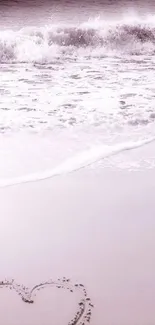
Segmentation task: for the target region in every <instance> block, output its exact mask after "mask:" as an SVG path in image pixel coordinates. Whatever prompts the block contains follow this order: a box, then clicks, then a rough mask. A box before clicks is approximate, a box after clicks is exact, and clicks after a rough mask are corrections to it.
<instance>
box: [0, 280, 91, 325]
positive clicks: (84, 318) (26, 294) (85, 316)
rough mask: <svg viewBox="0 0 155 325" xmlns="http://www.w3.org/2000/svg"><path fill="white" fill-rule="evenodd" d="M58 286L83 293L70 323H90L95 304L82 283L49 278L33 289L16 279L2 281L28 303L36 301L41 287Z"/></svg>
mask: <svg viewBox="0 0 155 325" xmlns="http://www.w3.org/2000/svg"><path fill="white" fill-rule="evenodd" d="M48 286H50V287H56V288H58V289H61V288H62V289H66V290H69V291H70V292H74V291H75V290H76V291H79V290H80V292H81V293H82V299H81V300H80V301H79V303H78V310H77V312H76V314H75V316H74V318H73V319H72V320H71V321H69V323H68V325H85V324H86V323H87V324H88V323H90V321H91V316H92V308H93V307H94V305H93V304H92V303H91V299H90V298H89V297H88V296H87V291H86V288H85V286H84V285H83V284H81V283H76V284H73V283H72V282H71V280H70V279H67V278H65V277H63V278H62V279H60V278H59V279H57V280H56V281H55V280H52V279H50V280H48V281H44V282H41V283H39V284H37V285H35V286H34V287H33V288H32V289H29V288H27V287H25V286H24V285H21V284H18V283H16V282H15V280H14V279H12V280H4V281H0V288H5V287H9V288H10V289H12V290H14V291H15V292H16V293H17V294H18V295H20V297H21V299H22V300H23V302H25V303H28V304H33V303H35V299H34V294H35V293H36V292H37V291H38V290H40V289H41V288H46V287H48Z"/></svg>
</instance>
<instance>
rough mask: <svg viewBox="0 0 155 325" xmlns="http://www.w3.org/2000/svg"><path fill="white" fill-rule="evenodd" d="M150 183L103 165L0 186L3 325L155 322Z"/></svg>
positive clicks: (145, 175) (145, 176)
mask: <svg viewBox="0 0 155 325" xmlns="http://www.w3.org/2000/svg"><path fill="white" fill-rule="evenodd" d="M154 179H155V171H154V170H150V171H149V170H146V171H145V172H129V171H121V172H120V171H118V170H117V171H111V170H110V169H108V168H107V169H104V170H103V169H102V168H100V170H98V171H95V170H89V169H88V170H81V171H79V172H76V173H73V174H70V175H68V176H65V177H59V178H55V179H51V180H46V181H41V182H38V183H32V184H25V185H19V186H14V187H10V188H5V189H0V206H1V228H0V262H1V268H0V301H1V304H0V314H1V322H2V323H3V325H15V324H16V325H18V324H20V325H42V324H43V323H44V325H46V324H47V325H49V324H57V325H61V324H62V325H64V324H69V322H70V324H71V320H73V321H74V323H73V324H87V323H90V324H94V325H104V324H105V325H107V324H108V325H148V324H149V325H154V324H155V315H154V301H155V281H154V274H155V250H154V247H155V239H154V233H155V218H154V216H155V204H154V193H155V182H154ZM63 277H66V279H69V280H70V281H71V284H72V286H73V289H74V290H72V289H71V288H69V289H67V288H66V286H67V284H68V283H65V284H64V283H63ZM12 278H13V279H14V282H12ZM5 279H6V280H5ZM58 279H60V280H58ZM7 280H8V281H9V285H8V288H6V282H4V281H7ZM2 281H3V282H2ZM49 281H53V283H54V285H53V286H51V283H49ZM57 281H60V283H59V282H57ZM46 282H48V284H47V285H41V284H43V283H44V284H45V283H46ZM13 283H16V284H17V285H19V288H20V289H21V291H20V290H19V289H18V290H15V288H16V289H17V286H15V288H14V287H13ZM76 284H82V285H84V287H83V288H85V290H86V294H87V296H85V292H82V294H81V293H79V290H78V288H77V287H76ZM36 285H41V287H40V289H41V290H40V291H38V290H37V291H36V292H35V293H36V296H34V297H32V296H31V294H30V293H31V290H32V289H33V288H34V287H35V286H36ZM23 286H24V287H25V288H24V289H23ZM57 286H60V287H61V288H57ZM63 286H64V287H63ZM26 288H27V289H26ZM22 290H23V291H22ZM25 290H27V291H25ZM72 291H73V292H72ZM19 293H20V296H19ZM23 297H24V299H26V300H29V301H25V302H24V301H23V300H24V299H23ZM87 297H88V298H90V299H91V304H92V305H94V308H93V306H89V307H88V308H87V313H89V312H90V313H91V315H88V316H91V318H90V319H86V318H85V319H82V318H79V319H78V320H77V321H76V320H75V319H74V317H75V315H76V314H77V313H78V312H79V311H80V309H78V308H80V307H82V305H81V306H80V305H79V303H80V302H81V301H83V299H84V303H85V302H86V298H87ZM31 300H32V301H34V303H32V301H31ZM28 302H30V303H28ZM87 303H89V300H88V301H87ZM90 307H91V308H90ZM6 309H7V312H6ZM88 309H90V311H88ZM85 316H86V315H85ZM87 321H88V322H87Z"/></svg>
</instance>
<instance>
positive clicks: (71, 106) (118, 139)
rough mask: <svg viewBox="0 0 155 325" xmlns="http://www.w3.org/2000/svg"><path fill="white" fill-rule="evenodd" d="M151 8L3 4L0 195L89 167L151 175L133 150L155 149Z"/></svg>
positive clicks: (148, 155) (146, 157)
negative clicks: (0, 189)
mask: <svg viewBox="0 0 155 325" xmlns="http://www.w3.org/2000/svg"><path fill="white" fill-rule="evenodd" d="M154 9H155V6H154V5H153V4H152V3H151V2H150V3H149V2H148V3H147V4H146V3H145V4H144V3H142V2H140V1H139V2H136V6H135V4H134V2H133V1H126V2H122V1H119V2H117V1H105V2H101V1H100V2H94V1H92V2H91V1H89V2H85V3H83V4H82V2H81V3H80V2H79V3H78V2H76V3H75V2H72V1H66V2H65V1H63V2H57V1H55V2H46V1H40V2H39V1H38V2H35V1H25V2H24V1H23V2H18V1H12V2H10V3H9V2H5V1H2V2H1V5H0V157H1V158H0V186H4V185H9V184H10V185H11V184H14V183H20V182H26V181H32V180H36V179H43V178H47V177H52V176H56V175H61V174H64V173H68V172H74V171H76V170H78V169H80V168H83V167H84V168H93V166H96V165H95V164H96V163H98V167H102V168H103V167H105V166H106V167H107V166H109V167H110V168H112V167H113V168H118V167H119V168H121V169H122V168H128V169H136V170H137V169H140V168H144V169H145V168H152V167H154V161H155V156H154V153H153V152H152V151H149V152H148V151H147V150H146V152H145V151H143V150H140V151H138V150H139V149H138V148H139V147H143V146H144V145H145V147H147V146H148V143H150V142H153V141H154V140H155V131H154V125H155V84H154V80H155V55H154V54H155V15H154ZM133 149H135V150H134V151H135V152H138V153H137V154H134V155H132V153H131V154H130V153H129V152H130V151H132V150H133ZM88 166H89V167H88Z"/></svg>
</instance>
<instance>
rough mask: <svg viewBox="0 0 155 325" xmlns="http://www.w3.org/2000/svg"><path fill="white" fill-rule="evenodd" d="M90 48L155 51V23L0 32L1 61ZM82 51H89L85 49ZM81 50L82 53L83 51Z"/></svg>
mask: <svg viewBox="0 0 155 325" xmlns="http://www.w3.org/2000/svg"><path fill="white" fill-rule="evenodd" d="M79 49H84V50H86V49H90V52H89V56H93V55H94V50H95V55H97V49H100V50H99V51H98V56H101V55H108V53H111V54H112V53H114V54H116V53H117V54H122V53H123V54H130V55H133V54H134V55H140V54H148V53H150V54H153V53H155V24H154V23H153V21H152V20H151V21H150V22H149V21H148V20H147V21H142V20H138V19H137V20H136V21H133V22H128V21H125V20H123V21H120V22H112V23H110V22H109V23H108V22H105V21H100V22H97V23H95V22H87V23H83V24H80V25H74V26H73V25H57V26H56V25H52V24H51V25H49V26H44V27H39V28H37V27H24V28H22V29H21V30H19V31H12V30H6V31H1V32H0V62H1V63H4V62H39V63H41V62H43V63H46V62H50V61H52V60H53V58H59V59H60V58H62V57H63V58H64V57H65V55H70V56H72V55H75V54H77V55H78V50H79ZM82 53H83V55H88V52H87V51H86V52H85V51H83V52H82ZM80 54H81V53H80Z"/></svg>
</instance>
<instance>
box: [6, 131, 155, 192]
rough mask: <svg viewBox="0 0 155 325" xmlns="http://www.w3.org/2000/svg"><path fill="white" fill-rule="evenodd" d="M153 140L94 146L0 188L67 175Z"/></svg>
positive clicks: (13, 179) (153, 138) (7, 182)
mask: <svg viewBox="0 0 155 325" xmlns="http://www.w3.org/2000/svg"><path fill="white" fill-rule="evenodd" d="M154 140H155V137H152V138H148V139H142V140H139V141H134V142H132V141H131V142H127V143H120V144H116V145H112V146H105V145H100V146H95V147H92V148H91V149H90V150H86V151H84V152H81V153H80V154H78V155H75V156H74V157H72V158H70V159H68V160H66V161H64V162H63V163H62V164H60V165H58V166H57V167H56V168H54V169H52V170H47V171H45V172H42V173H37V174H35V173H34V174H29V175H26V176H21V177H16V178H11V179H6V180H1V181H0V187H1V188H2V187H8V186H13V185H17V184H23V183H30V182H37V181H41V180H45V179H49V178H53V177H56V176H61V175H64V174H68V173H71V172H74V171H78V170H79V169H81V168H84V167H87V166H89V165H91V164H93V163H95V162H97V161H99V160H101V159H104V158H106V157H110V156H112V155H116V154H119V153H120V152H123V151H126V150H132V149H136V148H139V147H141V146H144V145H146V144H148V143H151V142H152V141H154Z"/></svg>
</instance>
